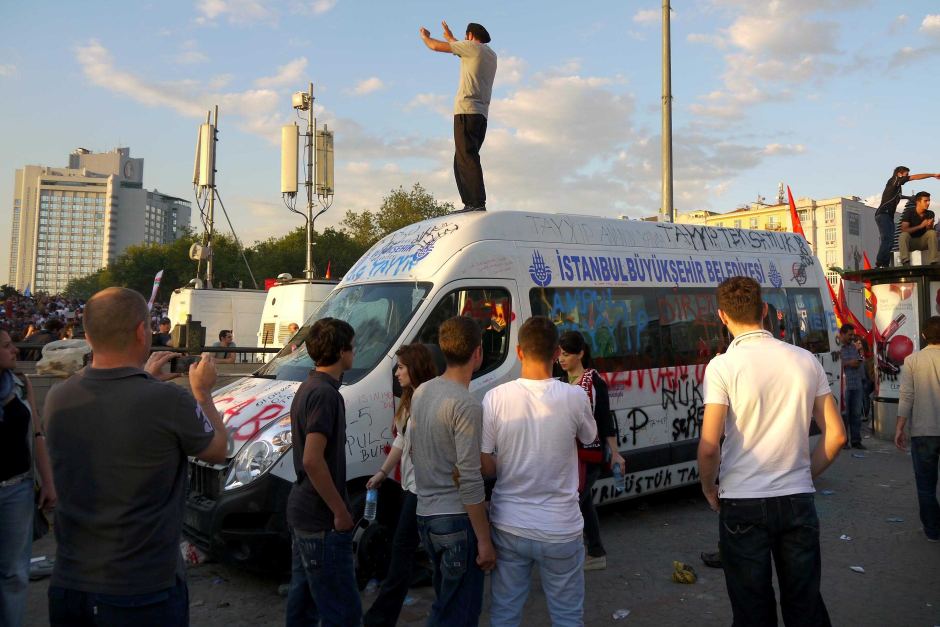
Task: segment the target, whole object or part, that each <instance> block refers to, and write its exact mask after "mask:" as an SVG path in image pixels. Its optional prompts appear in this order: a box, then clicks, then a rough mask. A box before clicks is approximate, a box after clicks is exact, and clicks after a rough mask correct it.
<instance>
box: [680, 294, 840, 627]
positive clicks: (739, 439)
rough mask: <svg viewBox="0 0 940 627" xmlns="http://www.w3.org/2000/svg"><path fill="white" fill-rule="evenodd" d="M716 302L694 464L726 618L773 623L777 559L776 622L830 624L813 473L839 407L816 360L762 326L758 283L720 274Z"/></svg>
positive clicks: (826, 449)
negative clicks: (814, 432) (714, 535)
mask: <svg viewBox="0 0 940 627" xmlns="http://www.w3.org/2000/svg"><path fill="white" fill-rule="evenodd" d="M717 300H718V317H719V319H720V320H721V322H722V324H724V325H725V326H727V327H728V330H729V331H730V332H731V334H732V335H733V336H734V340H733V341H732V342H731V345H730V346H729V347H728V350H727V352H725V353H724V354H723V355H718V356H717V357H715V358H714V359H712V360H711V361H710V362H709V364H708V366H707V367H706V369H705V398H704V400H705V414H704V417H703V419H702V431H701V439H700V440H699V447H698V465H699V473H700V475H701V482H702V492H703V493H704V494H705V498H706V499H707V500H708V504H709V506H710V507H711V508H712V509H713V510H714V511H716V512H718V514H719V520H720V522H719V526H718V535H719V540H720V547H721V559H722V563H723V566H724V570H725V584H726V586H727V588H728V596H729V598H730V600H731V609H732V612H733V615H734V618H733V622H734V624H735V625H776V624H777V604H776V600H775V597H774V586H773V575H772V568H773V567H774V566H776V570H777V579H778V583H779V587H780V605H781V611H782V613H783V620H784V623H786V624H787V625H796V624H800V625H821V626H824V625H830V624H831V623H830V620H829V614H828V612H827V610H826V605H825V603H824V602H823V599H822V594H821V593H820V587H819V586H820V579H821V576H822V555H821V552H820V547H819V517H818V516H817V514H816V506H815V504H814V502H813V492H814V491H815V488H814V487H813V478H814V477H817V476H819V474H820V473H822V472H823V471H824V470H825V469H826V468H827V467H828V466H829V465H830V464H831V463H832V462H833V461H834V460H835V458H836V457H837V456H838V455H839V452H840V449H841V447H842V445H843V444H844V443H845V429H844V427H843V426H842V418H841V416H840V415H839V409H838V407H836V402H835V400H834V399H833V397H832V394H831V393H830V389H829V382H828V380H827V378H826V372H825V371H824V370H823V368H822V365H821V364H820V363H819V362H818V361H817V360H816V357H815V356H814V355H813V354H812V353H810V352H809V351H807V350H804V349H802V348H799V347H797V346H793V345H791V344H787V343H786V342H782V341H780V340H778V339H776V338H774V337H773V336H772V335H771V334H770V332H768V331H765V330H764V329H763V328H762V326H761V321H762V320H763V318H764V316H765V315H766V314H767V304H766V303H764V302H762V300H761V288H760V284H759V283H757V281H755V280H754V279H751V278H748V277H741V276H737V277H732V278H730V279H727V280H725V281H723V282H722V283H721V284H720V285H719V286H718V294H717ZM760 364H774V367H773V368H761V367H759V365H760ZM814 418H815V421H816V425H817V426H818V427H819V430H820V432H821V434H820V437H819V442H818V443H817V445H816V448H815V449H814V450H813V451H812V452H810V450H809V438H807V437H806V434H807V433H809V428H810V421H812V420H813V419H814ZM722 434H724V436H725V440H724V442H723V443H722V442H721V436H722ZM719 464H720V469H721V485H720V486H719V485H718V484H717V483H716V479H717V477H718V471H719Z"/></svg>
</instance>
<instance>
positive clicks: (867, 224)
mask: <svg viewBox="0 0 940 627" xmlns="http://www.w3.org/2000/svg"><path fill="white" fill-rule="evenodd" d="M794 204H795V205H796V213H797V216H798V217H799V220H800V224H801V225H802V227H803V232H804V234H805V235H806V241H807V242H808V243H809V245H810V248H811V249H812V251H813V254H814V255H815V256H816V258H817V259H819V261H820V263H821V264H822V267H823V268H824V269H825V270H826V277H827V278H828V279H829V283H830V285H832V289H833V290H835V291H838V289H839V274H838V272H835V271H834V270H832V268H844V269H846V270H860V269H862V268H863V267H864V262H863V255H864V253H866V252H867V253H868V259H869V260H870V261H871V262H872V264H874V258H875V253H877V251H878V240H879V237H878V228H877V226H876V225H875V218H874V213H875V210H874V208H872V207H869V206H868V205H866V204H865V203H863V202H862V201H861V199H860V198H858V197H857V196H852V197H848V198H847V197H841V196H840V197H837V198H827V199H825V200H813V199H812V198H800V199H798V200H796V201H795V203H794ZM676 221H677V222H681V223H686V224H707V225H709V226H718V227H725V228H735V229H761V230H766V231H790V232H792V231H793V220H792V219H791V217H790V206H789V204H786V203H783V204H774V205H769V204H765V203H752V204H750V205H748V206H747V207H744V208H741V209H737V210H735V211H731V212H728V213H714V212H711V211H704V210H696V211H690V212H686V213H682V214H680V215H679V216H677V218H676ZM845 296H846V302H848V304H849V307H850V308H851V309H852V312H853V313H854V314H855V316H856V317H857V318H858V319H859V321H861V322H863V323H866V324H867V323H868V319H867V318H866V317H865V295H864V288H863V286H862V285H861V284H860V283H854V282H849V281H846V282H845Z"/></svg>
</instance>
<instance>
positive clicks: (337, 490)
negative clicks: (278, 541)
mask: <svg viewBox="0 0 940 627" xmlns="http://www.w3.org/2000/svg"><path fill="white" fill-rule="evenodd" d="M354 335H355V332H354V331H353V328H352V327H351V326H350V325H349V323H347V322H345V321H343V320H337V319H336V318H323V319H322V320H318V321H317V322H316V324H314V325H313V328H312V329H311V330H310V334H309V335H308V336H307V340H306V345H307V352H308V353H309V354H310V357H311V358H312V359H313V361H314V363H315V364H316V369H315V370H313V371H312V372H311V373H310V376H308V377H307V380H306V381H304V382H303V383H302V384H301V385H300V387H299V388H298V389H297V394H296V395H295V396H294V402H293V403H292V404H291V408H290V416H291V436H292V441H293V443H294V446H293V451H292V453H293V457H294V470H295V471H296V473H297V480H296V482H295V483H294V486H293V487H292V488H291V492H290V496H289V497H288V499H287V523H288V525H289V526H290V529H291V537H292V539H293V542H292V557H291V562H292V564H291V567H292V575H291V583H290V591H289V592H288V595H287V625H288V627H290V626H292V625H316V624H319V621H320V620H322V621H323V624H324V625H358V624H359V623H360V622H361V620H362V606H361V605H360V601H359V589H358V588H357V586H356V573H355V566H354V564H353V551H352V531H353V527H354V523H353V518H352V514H351V513H350V511H349V509H350V508H349V498H348V496H347V494H346V405H345V403H344V401H343V397H342V395H340V393H339V387H340V379H341V378H342V376H343V372H345V371H346V370H349V369H350V368H351V367H352V365H353V347H352V341H353V336H354Z"/></svg>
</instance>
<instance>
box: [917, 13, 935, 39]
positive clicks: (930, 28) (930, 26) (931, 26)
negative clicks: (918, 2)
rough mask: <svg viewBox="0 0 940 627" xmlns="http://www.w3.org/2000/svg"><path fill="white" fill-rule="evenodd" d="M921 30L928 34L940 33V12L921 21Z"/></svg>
mask: <svg viewBox="0 0 940 627" xmlns="http://www.w3.org/2000/svg"><path fill="white" fill-rule="evenodd" d="M920 30H921V32H923V33H927V34H928V35H940V14H935V15H928V16H926V17H925V18H924V21H923V22H921V23H920Z"/></svg>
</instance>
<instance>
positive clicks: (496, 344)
mask: <svg viewBox="0 0 940 627" xmlns="http://www.w3.org/2000/svg"><path fill="white" fill-rule="evenodd" d="M457 315H460V316H470V317H471V318H473V319H474V320H476V321H477V323H478V324H479V325H480V329H482V331H483V365H482V366H480V369H479V370H477V371H476V372H475V373H474V374H473V378H474V379H475V378H477V377H479V376H481V375H483V374H486V373H487V372H491V371H492V370H494V369H495V368H496V367H497V366H499V365H500V364H502V363H503V362H504V361H505V360H506V355H508V354H509V323H510V321H511V320H512V301H511V298H510V296H509V292H508V291H506V290H505V289H502V288H464V289H459V290H454V291H453V292H450V293H448V294H446V295H445V296H444V297H443V298H441V300H440V302H439V303H437V305H435V307H434V309H433V310H432V311H431V314H430V316H428V319H427V321H426V322H425V323H424V324H423V325H422V327H421V330H420V331H418V336H417V337H416V338H415V340H414V341H416V342H421V343H422V344H437V332H438V329H439V328H440V326H441V323H442V322H444V321H445V320H447V319H448V318H452V317H454V316H457Z"/></svg>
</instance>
